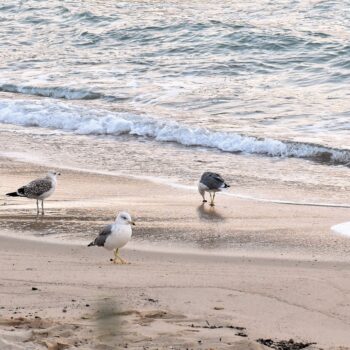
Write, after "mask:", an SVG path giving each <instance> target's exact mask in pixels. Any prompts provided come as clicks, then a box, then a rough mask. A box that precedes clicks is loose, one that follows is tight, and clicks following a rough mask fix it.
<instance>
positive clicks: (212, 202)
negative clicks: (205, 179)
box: [210, 192, 215, 207]
mask: <svg viewBox="0 0 350 350" xmlns="http://www.w3.org/2000/svg"><path fill="white" fill-rule="evenodd" d="M210 199H211V202H210V206H211V207H213V206H214V205H215V204H214V199H215V192H214V193H213V196H210Z"/></svg>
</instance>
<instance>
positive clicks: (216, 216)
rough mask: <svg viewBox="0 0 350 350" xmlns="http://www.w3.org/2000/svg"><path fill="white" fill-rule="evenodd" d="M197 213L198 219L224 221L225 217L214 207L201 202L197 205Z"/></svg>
mask: <svg viewBox="0 0 350 350" xmlns="http://www.w3.org/2000/svg"><path fill="white" fill-rule="evenodd" d="M197 213H198V216H199V219H200V220H212V221H224V220H225V218H224V217H223V216H222V215H221V214H220V213H219V212H218V210H217V209H216V208H215V207H208V206H205V205H204V203H202V204H201V205H200V206H199V207H197Z"/></svg>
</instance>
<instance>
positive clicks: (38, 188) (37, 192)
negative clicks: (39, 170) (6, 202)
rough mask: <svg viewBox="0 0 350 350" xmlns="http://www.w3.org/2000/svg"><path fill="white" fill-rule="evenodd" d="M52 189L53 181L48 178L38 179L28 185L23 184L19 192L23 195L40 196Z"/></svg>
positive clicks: (29, 196)
mask: <svg viewBox="0 0 350 350" xmlns="http://www.w3.org/2000/svg"><path fill="white" fill-rule="evenodd" d="M51 189H52V182H51V180H50V179H48V178H43V179H36V180H34V181H32V182H30V183H29V184H28V185H26V186H22V187H21V188H19V189H18V190H17V193H18V194H19V195H20V196H23V197H28V198H31V197H34V198H35V197H39V196H41V195H42V194H44V193H45V192H48V191H50V190H51Z"/></svg>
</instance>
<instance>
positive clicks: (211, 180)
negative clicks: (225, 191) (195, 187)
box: [200, 171, 225, 190]
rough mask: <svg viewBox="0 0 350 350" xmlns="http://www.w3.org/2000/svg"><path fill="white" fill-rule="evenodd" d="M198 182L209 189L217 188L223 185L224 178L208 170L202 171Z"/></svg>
mask: <svg viewBox="0 0 350 350" xmlns="http://www.w3.org/2000/svg"><path fill="white" fill-rule="evenodd" d="M200 182H201V183H202V184H203V185H205V186H207V187H208V189H209V190H217V189H219V188H222V187H223V186H224V185H225V180H224V179H223V178H222V177H221V175H219V174H217V173H212V172H209V171H208V172H205V173H203V175H202V177H201V179H200Z"/></svg>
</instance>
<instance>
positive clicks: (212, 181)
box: [198, 171, 230, 207]
mask: <svg viewBox="0 0 350 350" xmlns="http://www.w3.org/2000/svg"><path fill="white" fill-rule="evenodd" d="M228 187H230V185H228V184H227V183H226V182H225V180H224V179H223V178H222V177H221V175H219V174H216V173H212V172H210V171H207V172H205V173H203V174H202V176H201V178H200V180H199V183H198V191H199V193H200V195H201V196H202V197H203V202H204V203H205V202H207V200H206V199H205V192H209V195H210V205H211V206H212V207H213V206H214V205H215V204H214V199H215V194H216V192H220V191H221V190H222V189H223V188H228Z"/></svg>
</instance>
